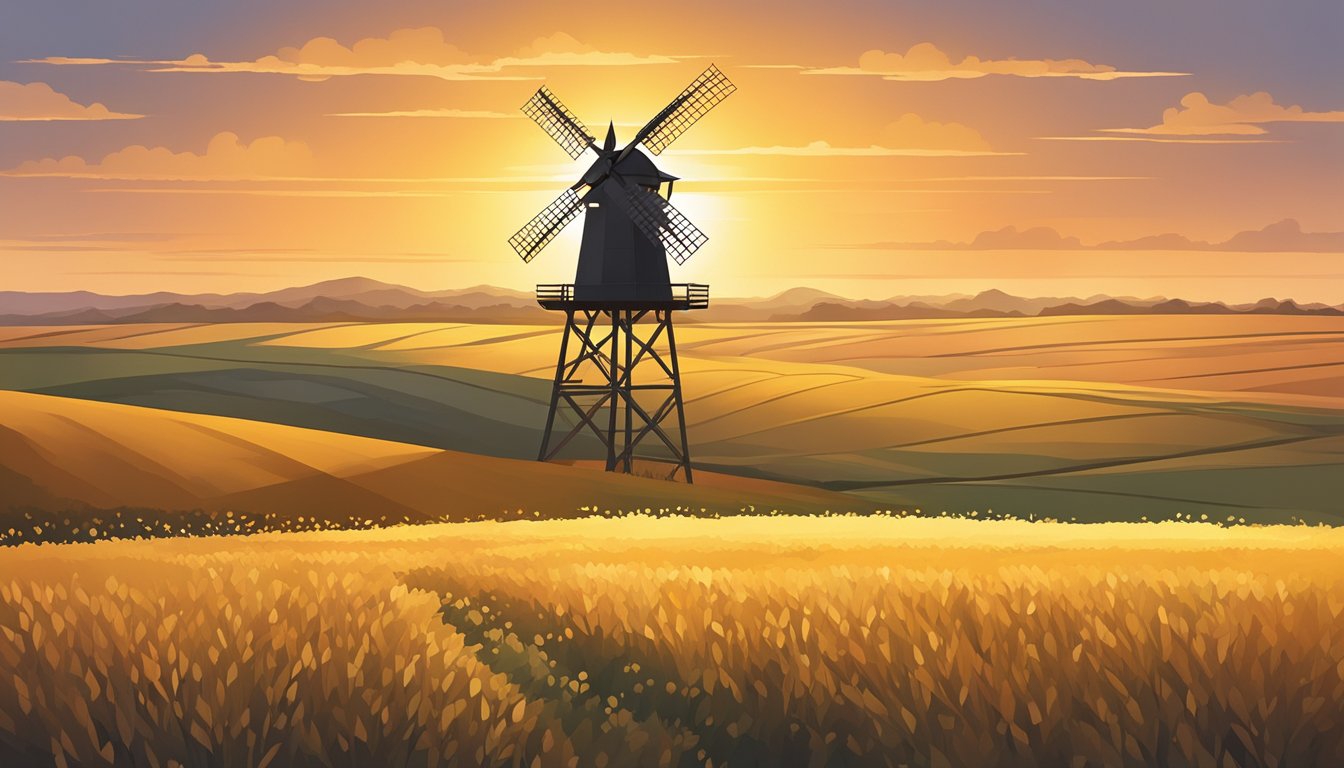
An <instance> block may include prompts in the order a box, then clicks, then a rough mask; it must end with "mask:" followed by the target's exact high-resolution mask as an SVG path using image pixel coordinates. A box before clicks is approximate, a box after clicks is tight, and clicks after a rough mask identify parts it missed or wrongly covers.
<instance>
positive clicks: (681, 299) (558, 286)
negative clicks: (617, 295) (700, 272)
mask: <svg viewBox="0 0 1344 768" xmlns="http://www.w3.org/2000/svg"><path fill="white" fill-rule="evenodd" d="M602 287H603V288H608V289H610V288H620V287H621V285H620V284H612V283H605V284H603V286H602ZM631 287H634V284H633V283H632V284H631ZM645 287H647V286H645ZM668 287H669V288H670V289H671V291H672V295H671V298H670V299H661V300H655V301H659V302H660V303H661V302H667V303H669V304H672V305H674V307H675V308H677V309H706V308H708V307H709V286H708V285H705V284H704V283H671V284H670V285H669V286H668ZM576 301H578V300H577V299H576V298H575V295H574V284H573V283H546V284H542V285H538V286H537V303H538V304H540V305H542V306H543V307H546V306H554V305H559V304H570V303H574V302H576ZM640 301H643V300H642V299H630V300H629V301H626V300H623V299H616V300H614V301H613V302H612V303H622V304H624V303H638V302H640Z"/></svg>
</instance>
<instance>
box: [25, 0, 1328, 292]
mask: <svg viewBox="0 0 1344 768" xmlns="http://www.w3.org/2000/svg"><path fill="white" fill-rule="evenodd" d="M582 8H583V10H580V6H578V5H576V4H573V3H541V2H531V3H484V2H452V3H450V2H383V3H367V2H351V1H349V0H337V1H333V0H321V1H320V2H319V1H318V0H291V1H289V2H283V3H274V2H262V1H261V0H236V1H233V2H214V3H205V2H190V3H188V2H181V1H180V0H134V1H131V0H127V1H126V2H117V3H88V2H76V1H75V0H46V1H44V2H40V3H39V2H28V3H5V4H4V6H3V8H0V55H3V61H0V290H51V291H65V290H81V289H82V290H93V291H99V292H104V293H138V292H145V291H153V290H174V291H184V292H199V291H219V292H226V291H235V290H267V289H273V288H279V287H284V286H288V285H297V284H304V283H311V282H316V281H318V280H324V279H328V278H336V277H344V276H350V275H364V276H368V277H372V278H377V279H380V280H386V281H389V282H396V283H404V284H408V285H413V286H416V287H420V288H449V287H464V286H469V285H475V284H480V283H490V284H494V285H501V286H507V287H513V288H520V289H526V288H530V287H531V286H532V285H533V284H534V283H538V282H560V281H568V280H570V279H572V277H573V269H574V260H575V255H576V250H577V243H578V235H579V234H580V231H581V224H580V223H579V222H576V223H574V224H572V225H571V226H570V228H569V229H568V230H567V232H566V234H565V236H564V237H562V238H561V239H559V240H557V241H556V242H555V243H553V244H552V245H551V246H550V247H549V248H548V249H547V250H546V251H545V252H543V253H542V254H541V255H540V256H539V257H538V258H537V259H536V260H535V261H534V262H532V263H531V264H529V265H525V264H523V263H522V262H521V261H520V260H519V259H518V257H517V256H516V255H515V254H514V253H513V251H512V250H511V249H510V248H509V246H508V244H507V242H506V241H507V238H508V236H509V235H510V234H512V233H513V232H514V230H516V229H517V228H518V227H519V226H521V225H522V224H523V223H525V222H526V221H527V220H528V219H529V218H531V217H532V216H533V215H534V214H535V213H536V212H537V211H538V210H540V209H541V208H542V207H543V206H545V205H546V204H547V203H548V202H549V201H550V200H552V199H553V198H554V197H555V196H556V195H557V194H558V193H559V192H560V191H561V190H562V189H563V187H564V186H566V185H567V184H569V183H572V181H574V180H575V179H577V177H578V175H579V174H580V173H581V172H582V170H583V168H585V167H586V165H587V164H588V162H590V161H591V158H590V157H585V158H580V160H579V161H575V162H570V161H569V159H568V157H567V156H566V155H565V154H564V153H563V152H561V151H560V149H559V148H558V147H557V146H556V145H555V144H554V143H553V142H552V141H551V140H550V139H549V138H547V136H546V135H545V134H544V133H543V132H542V131H541V130H540V129H539V128H538V127H537V126H536V125H535V124H533V123H532V122H531V121H530V120H528V119H527V118H526V117H524V116H523V115H522V114H521V113H520V112H519V109H518V108H519V106H521V105H522V104H523V102H525V101H526V100H527V99H528V98H529V97H530V96H531V94H532V93H533V92H534V91H535V90H536V89H537V87H538V86H540V85H541V84H543V83H544V84H546V85H547V86H548V87H550V88H551V89H552V90H553V91H554V92H555V93H556V94H557V95H558V96H559V97H560V99H561V100H563V101H564V102H565V103H566V104H567V105H568V106H569V107H570V109H572V110H573V111H575V112H576V113H577V114H578V115H579V117H580V118H581V119H582V120H583V121H584V122H586V123H587V125H588V126H589V127H590V128H591V129H592V130H593V131H594V132H596V133H597V134H598V136H599V137H600V136H601V135H602V133H603V132H604V131H605V129H606V125H607V121H608V120H612V121H614V122H615V124H616V130H617V133H618V138H622V139H624V138H627V137H629V136H630V134H631V133H633V132H634V131H635V130H636V129H637V127H638V126H639V125H640V124H642V123H643V122H644V121H645V120H646V119H648V118H649V117H650V116H652V115H653V114H654V113H655V112H657V111H658V109H660V108H661V107H662V106H663V105H664V104H666V103H667V102H668V101H669V100H670V99H671V98H672V97H673V96H675V95H676V94H677V92H678V91H680V90H681V89H682V88H683V87H684V86H685V85H686V84H688V83H689V82H690V81H691V80H692V79H694V78H695V76H696V75H698V74H699V73H700V72H701V71H703V70H704V69H705V68H706V67H707V66H708V65H709V64H710V63H715V64H717V65H718V66H719V67H720V68H721V69H722V70H723V71H724V72H725V73H726V74H727V75H728V76H729V77H730V78H731V79H732V80H733V81H734V82H735V83H736V84H737V86H738V91H737V93H736V94H734V95H733V96H732V97H731V98H729V99H728V100H727V101H726V102H724V103H723V104H722V105H720V106H719V107H718V108H717V109H716V110H714V111H713V112H712V113H710V114H709V115H708V116H707V117H706V118H705V119H704V120H703V121H701V123H699V124H698V125H696V126H695V127H694V128H693V129H692V130H690V131H689V132H688V133H687V134H686V135H685V136H684V137H682V138H681V139H680V140H678V141H677V142H676V144H675V145H674V146H673V147H672V148H671V149H669V150H668V151H667V152H665V153H664V154H663V155H662V156H661V157H660V158H659V159H658V164H659V166H660V167H661V168H662V169H663V170H665V171H667V172H668V173H672V174H675V175H677V176H680V177H683V179H684V181H682V182H678V184H677V186H676V192H675V194H674V197H673V202H674V203H675V204H676V205H677V207H678V208H680V209H681V210H682V211H684V212H685V213H686V214H687V215H688V216H689V217H690V218H691V219H692V220H693V221H694V222H695V223H696V224H697V225H699V226H700V228H701V229H703V230H705V232H706V233H708V235H709V237H710V241H709V243H708V245H706V246H705V247H704V248H703V249H702V250H701V251H700V252H699V253H698V254H696V256H695V257H693V258H692V259H691V260H690V261H689V262H687V264H686V265H685V266H682V267H677V266H675V265H673V277H674V279H679V280H691V281H697V282H708V283H710V284H711V285H712V286H713V290H714V294H715V295H717V296H726V295H737V296H744V295H763V294H769V293H773V292H776V291H779V290H782V289H784V288H788V287H792V286H796V285H810V286H814V287H817V288H822V289H826V290H831V291H835V292H838V293H842V294H847V295H850V296H856V297H868V298H885V297H888V296H892V295H900V294H931V293H953V292H957V293H973V292H976V291H979V290H983V289H986V288H1000V289H1003V290H1006V291H1009V292H1012V293H1017V294H1028V295H1050V296H1066V295H1078V296H1089V295H1092V294H1096V293H1109V294H1113V295H1137V296H1151V295H1157V294H1162V295H1167V296H1181V297H1185V298H1191V299H1202V300H1214V299H1218V300H1226V301H1247V300H1254V299H1258V298H1261V297H1264V296H1270V295H1272V296H1277V297H1280V298H1284V297H1290V296H1291V297H1293V298H1296V299H1298V300H1302V301H1327V302H1329V303H1332V304H1335V303H1340V302H1344V235H1340V234H1338V233H1341V232H1344V78H1341V76H1340V75H1341V73H1344V4H1341V3H1340V2H1339V1H1338V0H1291V1H1290V2H1283V3H1267V2H1263V0H1188V1H1183V2H1179V3H1170V2H1156V1H1151V2H1150V1H1146V0H1145V1H1143V2H1126V3H1079V2H1066V1H1065V0H1032V1H1031V2H1020V3H1012V4H1009V3H1001V2H979V3H973V2H940V3H932V2H833V3H815V2H807V3H772V4H768V5H767V4H755V3H753V4H751V5H750V6H748V5H746V4H733V5H728V4H725V3H721V2H715V3H710V2H703V1H702V0H691V1H690V2H682V3H675V4H674V3H628V4H620V3H603V4H600V5H596V6H583V7H582ZM767 9H768V10H767Z"/></svg>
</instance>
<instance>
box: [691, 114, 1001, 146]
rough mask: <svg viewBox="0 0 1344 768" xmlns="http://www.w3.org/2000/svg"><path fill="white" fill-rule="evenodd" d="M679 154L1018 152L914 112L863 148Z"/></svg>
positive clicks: (823, 143) (967, 129)
mask: <svg viewBox="0 0 1344 768" xmlns="http://www.w3.org/2000/svg"><path fill="white" fill-rule="evenodd" d="M670 153H671V154H683V155H785V156H795V157H825V156H851V157H858V156H863V157H881V156H891V157H979V156H988V155H1016V154H1022V153H1020V152H996V151H994V150H993V149H992V148H990V146H989V142H987V141H985V138H984V137H983V136H981V135H980V132H979V131H977V130H975V129H974V128H970V127H968V126H965V125H962V124H961V123H938V122H934V121H932V120H925V119H924V118H922V117H920V116H919V115H916V114H914V113H907V114H904V115H902V116H901V117H900V118H899V119H897V120H896V122H894V123H890V124H889V125H887V126H886V127H885V128H883V129H882V134H881V141H880V142H879V143H876V144H872V145H869V146H867V147H844V146H835V145H833V144H831V143H830V142H826V141H814V142H812V143H810V144H807V145H805V146H801V147H782V146H773V147H737V148H734V149H688V150H682V151H677V150H672V151H671V152H670Z"/></svg>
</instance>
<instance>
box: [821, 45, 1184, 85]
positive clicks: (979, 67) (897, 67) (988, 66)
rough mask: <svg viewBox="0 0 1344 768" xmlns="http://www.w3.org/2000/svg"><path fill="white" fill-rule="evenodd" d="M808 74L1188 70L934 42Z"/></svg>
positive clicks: (958, 75) (927, 77)
mask: <svg viewBox="0 0 1344 768" xmlns="http://www.w3.org/2000/svg"><path fill="white" fill-rule="evenodd" d="M803 74H805V75H870V76H876V77H881V78H883V79H885V80H907V81H924V82H929V81H937V80H952V79H973V78H977V77H984V76H986V75H1014V76H1016V77H1077V78H1082V79H1084V80H1116V79H1119V78H1122V77H1178V76H1184V75H1186V74H1188V73H1186V72H1124V71H1120V70H1117V69H1116V68H1115V67H1113V66H1111V65H1109V64H1093V63H1091V62H1088V61H1084V60H1082V59H981V58H979V57H977V56H967V57H965V58H963V59H962V60H961V61H956V62H954V61H952V58H951V57H950V56H948V55H947V54H946V53H944V52H943V51H942V50H941V49H939V48H938V46H936V45H934V44H933V43H919V44H918V45H914V46H911V48H910V50H908V51H906V52H905V53H888V52H887V51H881V50H872V51H867V52H865V53H864V54H863V55H862V56H860V57H859V65H858V66H857V67H826V68H822V69H805V70H803Z"/></svg>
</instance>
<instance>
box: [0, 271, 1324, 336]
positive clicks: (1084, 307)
mask: <svg viewBox="0 0 1344 768" xmlns="http://www.w3.org/2000/svg"><path fill="white" fill-rule="evenodd" d="M1099 314H1106V315H1115V314H1286V315H1344V306H1339V307H1332V306H1327V305H1324V304H1298V303H1296V302H1294V301H1293V300H1291V299H1284V300H1279V299H1272V298H1268V299H1262V300H1261V301H1259V302H1256V303H1254V304H1236V305H1227V304H1223V303H1217V302H1213V303H1209V302H1188V301H1184V300H1182V299H1168V298H1166V297H1150V298H1136V297H1131V296H1123V297H1113V296H1107V295H1096V296H1090V297H1085V298H1080V297H1073V296H1063V297H1058V296H1057V297H1049V296H1046V297H1034V298H1028V297H1022V296H1013V295H1011V294H1008V293H1004V292H1003V291H999V290H988V291H983V292H981V293H978V294H976V295H974V296H968V295H956V294H953V295H944V296H893V297H891V298H889V299H884V300H880V301H879V300H871V299H849V298H846V297H843V296H838V295H836V294H833V293H827V292H826V291H821V290H818V289H815V288H791V289H789V290H787V291H784V292H782V293H778V294H775V295H773V296H766V297H756V298H744V299H735V298H718V299H715V300H714V302H713V303H712V304H711V305H710V308H709V309H708V310H706V311H703V312H696V313H694V314H693V315H688V316H687V318H686V319H687V320H691V321H700V322H740V321H750V322H761V321H767V322H768V321H780V322H785V321H814V322H826V321H836V322H844V321H860V320H904V319H925V318H943V317H1033V316H1050V315H1099ZM555 320H556V317H555V315H554V313H549V312H546V311H543V310H542V309H541V308H539V307H538V306H537V305H536V301H535V300H534V299H533V296H532V294H531V293H530V292H525V291H516V290H511V289H507V288H497V287H495V286H488V285H480V286H473V287H470V288H461V289H450V290H441V291H422V290H419V289H416V288H411V287H408V286H404V285H393V284H390V283H383V282H380V281H377V280H371V279H369V278H364V277H350V278H344V279H340V280H329V281H326V282H321V283H315V284H313V285H307V286H300V287H295V288H284V289H281V290H278V291H271V292H269V293H232V294H179V293H168V292H157V293H146V294H138V295H133V296H106V295H102V294H97V293H91V292H88V291H71V292H63V293H33V292H23V291H0V324H4V325H98V324H105V323H238V322H370V321H402V322H407V321H426V322H476V323H549V322H553V321H555Z"/></svg>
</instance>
